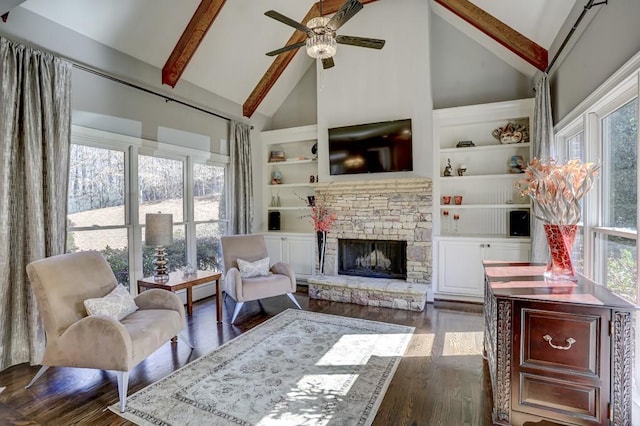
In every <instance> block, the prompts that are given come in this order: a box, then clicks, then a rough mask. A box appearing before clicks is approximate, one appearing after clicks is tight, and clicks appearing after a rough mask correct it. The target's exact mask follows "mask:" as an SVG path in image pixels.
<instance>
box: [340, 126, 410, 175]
mask: <svg viewBox="0 0 640 426" xmlns="http://www.w3.org/2000/svg"><path fill="white" fill-rule="evenodd" d="M412 170H413V153H412V138H411V119H405V120H394V121H384V122H380V123H368V124H358V125H354V126H344V127H334V128H331V129H329V173H330V174H331V175H333V176H336V175H347V174H357V173H385V172H407V171H412Z"/></svg>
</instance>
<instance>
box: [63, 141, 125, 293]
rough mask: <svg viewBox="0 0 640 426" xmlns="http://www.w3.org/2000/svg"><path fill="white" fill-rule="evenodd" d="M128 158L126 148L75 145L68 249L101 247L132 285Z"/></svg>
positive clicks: (120, 276)
mask: <svg viewBox="0 0 640 426" xmlns="http://www.w3.org/2000/svg"><path fill="white" fill-rule="evenodd" d="M126 158H127V157H126V155H125V152H124V151H118V150H114V149H106V148H98V147H92V146H84V145H77V144H72V145H71V152H70V162H69V164H70V168H69V193H68V202H67V212H68V214H67V226H68V232H67V251H68V252H75V251H84V250H98V251H101V252H102V253H103V254H104V255H105V257H106V258H107V260H108V261H109V263H110V264H111V268H112V269H113V272H114V274H115V275H116V278H117V280H118V282H119V283H121V284H124V285H126V286H127V287H128V286H129V237H128V226H127V222H126V218H127V216H126V212H127V210H126V207H127V200H126V199H125V188H126V186H125V185H126V176H125V170H126V164H127V161H126Z"/></svg>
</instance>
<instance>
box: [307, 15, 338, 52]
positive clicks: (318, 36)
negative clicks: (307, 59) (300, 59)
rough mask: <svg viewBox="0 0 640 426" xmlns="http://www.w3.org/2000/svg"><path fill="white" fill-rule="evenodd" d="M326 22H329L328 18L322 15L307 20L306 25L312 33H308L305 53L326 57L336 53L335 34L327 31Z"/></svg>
mask: <svg viewBox="0 0 640 426" xmlns="http://www.w3.org/2000/svg"><path fill="white" fill-rule="evenodd" d="M327 22H329V18H325V17H324V16H321V17H318V18H313V19H310V20H309V22H307V27H309V28H310V29H311V31H312V32H313V35H310V36H309V37H308V38H307V41H306V46H307V54H308V55H309V56H311V57H312V58H317V59H327V58H331V57H333V55H335V54H336V48H337V46H338V44H337V43H336V38H335V35H334V34H333V33H332V32H329V31H327V28H326V24H327Z"/></svg>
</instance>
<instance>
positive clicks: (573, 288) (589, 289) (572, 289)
mask: <svg viewBox="0 0 640 426" xmlns="http://www.w3.org/2000/svg"><path fill="white" fill-rule="evenodd" d="M482 264H483V266H484V271H485V275H486V277H487V280H488V282H489V287H490V288H491V292H492V293H493V295H494V296H495V297H498V298H508V299H522V300H532V301H539V302H551V303H553V302H556V303H572V304H579V305H589V306H602V307H607V308H617V309H625V310H627V309H629V310H631V309H635V305H633V304H632V303H629V302H627V301H626V300H624V299H622V298H621V297H619V296H617V295H615V294H614V293H612V292H611V291H609V290H607V289H606V288H605V287H603V286H601V285H598V284H596V283H594V282H593V281H590V280H587V279H585V278H582V277H579V278H578V281H568V280H567V281H551V280H545V277H544V275H543V274H544V269H545V265H544V264H540V263H528V262H500V261H484V262H482Z"/></svg>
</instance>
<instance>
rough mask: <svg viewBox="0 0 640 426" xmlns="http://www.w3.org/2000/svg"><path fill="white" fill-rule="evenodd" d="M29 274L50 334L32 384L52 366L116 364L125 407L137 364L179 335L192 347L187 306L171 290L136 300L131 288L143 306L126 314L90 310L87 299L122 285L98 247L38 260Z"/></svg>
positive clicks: (105, 366) (102, 366)
mask: <svg viewBox="0 0 640 426" xmlns="http://www.w3.org/2000/svg"><path fill="white" fill-rule="evenodd" d="M27 274H28V276H29V280H30V282H31V285H32V287H33V290H34V293H35V296H36V300H37V304H38V309H39V310H40V314H41V316H42V321H43V324H44V328H45V334H46V346H45V352H44V357H43V360H42V368H40V370H39V371H38V373H37V374H36V375H35V376H34V378H33V379H32V380H31V382H30V383H29V384H28V385H27V388H29V387H31V385H32V384H33V383H34V382H35V381H36V380H37V379H38V378H39V377H40V376H41V375H42V374H44V372H45V371H46V370H47V369H48V368H49V367H50V366H58V367H81V368H97V369H101V370H114V371H116V374H117V379H118V396H119V399H120V404H119V405H120V411H121V412H124V411H125V406H126V400H127V389H128V382H129V371H131V370H132V369H133V367H135V366H136V365H137V364H138V363H140V362H141V361H142V360H144V359H145V358H146V357H147V356H148V355H150V354H151V353H152V352H155V350H156V349H158V348H159V347H160V346H161V345H163V344H164V343H165V342H167V341H168V340H169V339H172V338H173V337H175V336H179V337H181V340H183V341H185V343H187V344H188V345H189V346H190V347H191V345H190V344H189V343H188V341H187V340H186V339H185V338H184V337H182V336H181V335H180V332H181V331H182V329H183V328H184V327H185V325H186V321H185V312H184V306H183V305H182V302H181V301H180V298H179V297H178V296H176V295H175V294H173V293H171V292H169V291H165V290H158V289H152V290H147V291H145V292H143V293H142V294H140V295H138V296H137V297H136V298H135V299H133V301H134V302H135V304H131V303H130V302H131V300H130V299H131V297H130V296H129V295H128V294H126V296H128V298H129V300H128V301H129V303H130V305H131V306H132V307H131V309H137V310H135V312H132V313H129V314H128V315H126V316H125V317H124V318H122V319H120V320H116V319H113V318H111V317H109V316H107V315H88V314H87V309H86V308H85V301H86V300H87V299H99V300H98V302H100V301H101V300H103V299H102V298H103V297H104V296H106V295H108V294H110V293H112V291H113V290H114V289H115V288H116V286H117V281H116V277H115V276H114V274H113V271H112V270H111V267H110V266H109V264H108V263H107V261H106V260H105V258H104V257H103V256H102V254H101V253H99V252H97V251H84V252H78V253H68V254H62V255H59V256H52V257H48V258H45V259H41V260H37V261H34V262H31V263H30V264H29V265H27ZM136 306H137V308H136ZM131 309H130V310H131Z"/></svg>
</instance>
